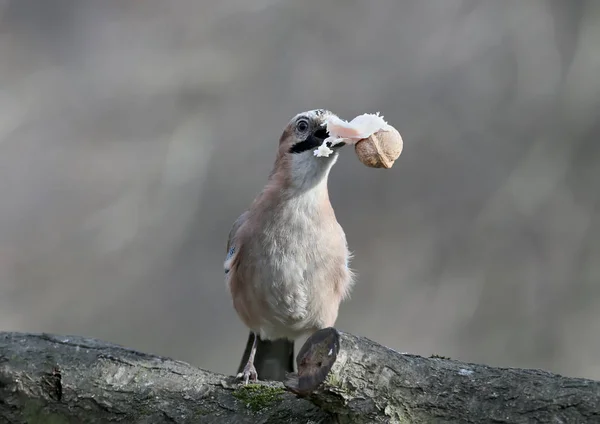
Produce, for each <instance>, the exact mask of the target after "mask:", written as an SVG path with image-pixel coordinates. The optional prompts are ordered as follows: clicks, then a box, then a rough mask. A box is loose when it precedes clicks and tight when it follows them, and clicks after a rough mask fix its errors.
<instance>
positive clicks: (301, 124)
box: [296, 119, 309, 132]
mask: <svg viewBox="0 0 600 424" xmlns="http://www.w3.org/2000/svg"><path fill="white" fill-rule="evenodd" d="M308 126H309V125H308V121H307V120H306V119H301V120H299V121H298V123H297V124H296V128H297V129H298V131H300V132H306V131H307V130H308Z"/></svg>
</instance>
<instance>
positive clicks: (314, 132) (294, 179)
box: [275, 109, 344, 188]
mask: <svg viewBox="0 0 600 424" xmlns="http://www.w3.org/2000/svg"><path fill="white" fill-rule="evenodd" d="M332 115H333V113H332V112H330V111H328V110H324V109H315V110H310V111H306V112H302V113H299V114H298V115H296V116H294V117H293V118H292V119H291V120H290V121H289V123H288V124H287V126H286V127H285V129H284V130H283V134H282V135H281V138H280V139H279V153H278V156H277V162H276V169H275V171H279V172H281V173H284V174H285V175H286V177H287V178H286V179H287V180H288V181H289V182H290V184H292V185H294V186H297V187H299V188H311V187H313V186H315V185H317V184H318V183H319V182H321V181H323V180H326V179H327V176H328V174H329V171H330V169H331V167H332V166H333V164H334V163H335V162H336V161H337V158H338V150H339V149H340V147H342V146H343V145H344V143H341V144H338V145H336V146H333V147H332V146H329V147H330V148H331V149H332V150H333V153H331V154H330V155H329V156H328V157H324V156H321V157H318V156H315V154H314V151H315V149H317V148H318V147H319V146H320V145H321V144H323V141H324V140H325V139H326V138H327V137H328V136H329V134H328V133H327V128H326V125H325V123H326V120H327V118H328V117H329V116H332Z"/></svg>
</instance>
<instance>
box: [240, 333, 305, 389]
mask: <svg viewBox="0 0 600 424" xmlns="http://www.w3.org/2000/svg"><path fill="white" fill-rule="evenodd" d="M256 337H257V346H256V356H255V357H254V367H255V368H256V373H257V374H258V379H259V380H262V381H264V380H272V381H283V380H284V379H285V375H286V373H290V372H294V342H293V341H290V340H287V339H279V340H274V341H268V340H261V339H260V337H258V335H257V336H256ZM253 341H254V334H253V333H252V332H250V334H249V335H248V342H246V349H245V350H244V355H243V356H242V361H241V363H240V366H239V369H238V373H239V372H242V371H243V370H244V366H245V365H246V362H248V356H250V350H251V349H252V343H253Z"/></svg>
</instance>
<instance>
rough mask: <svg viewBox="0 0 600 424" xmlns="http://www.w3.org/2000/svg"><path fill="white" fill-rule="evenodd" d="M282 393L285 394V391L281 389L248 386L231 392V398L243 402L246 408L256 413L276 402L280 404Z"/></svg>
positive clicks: (258, 385)
mask: <svg viewBox="0 0 600 424" xmlns="http://www.w3.org/2000/svg"><path fill="white" fill-rule="evenodd" d="M283 393H285V390H283V389H281V388H277V387H269V386H262V385H260V384H248V385H246V386H241V387H240V388H238V389H236V390H235V391H234V392H233V396H234V397H235V398H236V399H238V400H239V401H241V402H244V404H245V405H246V407H247V408H249V409H251V410H252V411H254V412H258V411H260V410H261V409H264V408H267V407H269V406H271V405H272V404H274V403H276V402H280V401H281V400H282V399H281V397H282V396H283Z"/></svg>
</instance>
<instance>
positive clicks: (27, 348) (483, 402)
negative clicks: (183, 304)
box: [0, 328, 600, 424]
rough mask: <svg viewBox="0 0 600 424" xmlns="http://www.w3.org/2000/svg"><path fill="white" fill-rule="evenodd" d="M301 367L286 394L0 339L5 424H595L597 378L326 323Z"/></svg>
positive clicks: (93, 352)
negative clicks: (398, 347)
mask: <svg viewBox="0 0 600 424" xmlns="http://www.w3.org/2000/svg"><path fill="white" fill-rule="evenodd" d="M297 363H298V373H297V374H294V375H292V376H290V379H289V380H288V381H287V382H286V383H285V384H286V385H285V387H284V385H282V384H280V383H270V382H266V383H260V384H252V385H249V386H242V385H240V384H239V383H238V382H236V381H235V380H234V378H233V377H229V376H224V375H219V374H214V373H211V372H208V371H204V370H201V369H198V368H195V367H192V366H191V365H188V364H186V363H183V362H179V361H175V360H172V359H168V358H164V357H159V356H154V355H149V354H145V353H141V352H137V351H134V350H131V349H126V348H124V347H121V346H116V345H113V344H109V343H104V342H101V341H98V340H94V339H87V338H82V337H61V336H53V335H43V334H42V335H40V334H22V333H0V423H2V424H4V423H9V424H25V423H27V424H38V423H40V424H41V423H44V424H64V423H69V424H70V423H77V424H81V423H110V422H121V423H128V424H129V423H131V424H138V423H140V424H141V423H144V424H145V423H147V424H150V423H152V424H161V423H182V424H183V423H255V422H256V423H303V424H306V423H311V424H317V423H535V422H547V423H565V424H566V423H569V424H570V423H575V424H580V423H599V422H600V382H596V381H591V380H585V379H576V378H566V377H562V376H559V375H555V374H551V373H547V372H544V371H539V370H521V369H502V368H493V367H488V366H485V365H477V364H466V363H462V362H458V361H453V360H448V359H443V358H423V357H420V356H416V355H406V354H400V353H398V352H395V351H393V350H391V349H388V348H386V347H384V346H381V345H378V344H377V343H374V342H373V341H371V340H369V339H366V338H362V337H356V336H353V335H351V334H347V333H342V332H338V331H336V330H335V329H333V328H330V329H325V330H321V331H319V332H317V333H315V334H314V335H313V336H312V337H311V338H309V340H308V341H307V342H306V343H305V345H304V346H303V347H302V349H301V350H300V352H299V354H298V358H297ZM286 388H287V391H286V390H285V389H286ZM290 391H291V392H293V393H290ZM294 393H295V394H294Z"/></svg>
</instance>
